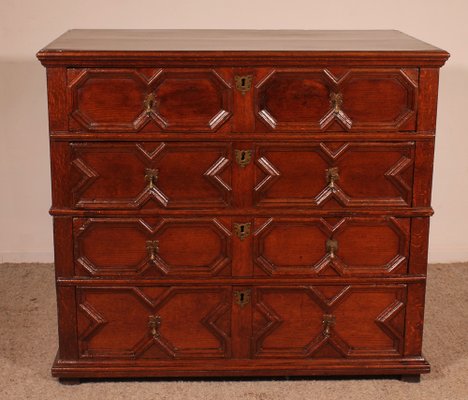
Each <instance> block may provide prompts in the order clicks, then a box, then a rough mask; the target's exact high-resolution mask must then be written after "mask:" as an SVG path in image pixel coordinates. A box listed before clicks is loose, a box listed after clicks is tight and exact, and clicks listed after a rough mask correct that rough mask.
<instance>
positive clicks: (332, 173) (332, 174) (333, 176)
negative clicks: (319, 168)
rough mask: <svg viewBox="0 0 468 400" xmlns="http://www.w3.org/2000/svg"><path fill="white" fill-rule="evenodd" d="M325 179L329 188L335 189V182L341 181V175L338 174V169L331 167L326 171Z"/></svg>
mask: <svg viewBox="0 0 468 400" xmlns="http://www.w3.org/2000/svg"><path fill="white" fill-rule="evenodd" d="M325 177H326V180H327V182H328V187H329V188H330V189H334V188H335V182H336V181H337V180H338V179H340V174H339V173H338V167H331V168H328V169H326V170H325Z"/></svg>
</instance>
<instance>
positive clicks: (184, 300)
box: [38, 30, 448, 379]
mask: <svg viewBox="0 0 468 400" xmlns="http://www.w3.org/2000/svg"><path fill="white" fill-rule="evenodd" d="M38 57H39V59H40V60H41V62H42V63H43V64H44V65H45V66H46V67H47V80H48V102H49V125H50V148H51V165H52V193H53V196H52V197H53V204H52V209H51V214H52V215H53V218H54V239H55V268H56V281H57V282H56V283H57V300H58V327H59V351H58V356H57V359H56V361H55V363H54V366H53V369H52V373H53V375H54V376H57V377H60V378H68V379H71V378H85V377H142V376H157V377H164V376H234V375H240V376H249V375H264V376H274V375H331V374H334V375H350V374H354V375H363V374H374V375H378V374H381V375H383V374H394V375H403V376H406V377H413V378H415V377H416V378H417V377H418V376H419V374H421V373H424V372H428V371H429V364H428V363H427V362H426V360H425V359H424V358H423V356H422V354H421V347H422V332H423V315H424V295H425V282H426V267H427V247H428V230H429V216H430V215H431V214H432V209H431V204H430V199H431V180H432V161H433V150H434V134H435V122H436V106H437V90H438V74H439V68H440V67H441V66H442V65H443V64H444V62H445V61H446V59H447V58H448V54H447V53H446V52H445V51H442V50H440V49H437V48H435V47H433V46H430V45H428V44H426V43H424V42H420V41H418V40H416V39H414V38H411V37H409V36H406V35H404V34H402V33H400V32H397V31H203V30H202V31H170V30H160V31H158V30H155V31H105V30H104V31H92V30H91V31H88V30H73V31H69V32H67V33H65V34H64V35H63V36H61V37H60V38H58V39H57V40H56V41H54V42H53V43H51V44H50V45H49V46H47V47H46V48H44V49H43V50H41V51H40V52H39V53H38Z"/></svg>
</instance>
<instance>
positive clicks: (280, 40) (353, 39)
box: [42, 29, 441, 52]
mask: <svg viewBox="0 0 468 400" xmlns="http://www.w3.org/2000/svg"><path fill="white" fill-rule="evenodd" d="M49 50H51V51H54V52H55V51H57V50H58V51H74V52H77V51H88V52H89V51H119V52H122V51H156V52H161V51H333V52H335V51H336V52H342V51H352V52H359V51H365V52H369V51H441V50H440V49H438V48H437V47H434V46H432V45H430V44H428V43H425V42H423V41H421V40H418V39H415V38H413V37H411V36H408V35H406V34H404V33H402V32H399V31H395V30H368V31H365V30H358V31H344V30H342V31H333V30H321V31H320V30H218V29H213V30H184V29H182V30H156V29H154V30H113V29H112V30H99V29H97V30H96V29H90V30H88V29H74V30H70V31H67V32H65V33H64V34H63V35H62V36H60V37H59V38H57V39H56V40H54V41H53V42H52V43H50V44H49V45H48V46H46V47H45V48H44V49H43V50H42V51H49Z"/></svg>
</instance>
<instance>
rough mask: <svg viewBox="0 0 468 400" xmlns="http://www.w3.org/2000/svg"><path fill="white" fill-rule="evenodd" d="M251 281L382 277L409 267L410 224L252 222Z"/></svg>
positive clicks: (387, 220) (381, 220) (377, 220)
mask: <svg viewBox="0 0 468 400" xmlns="http://www.w3.org/2000/svg"><path fill="white" fill-rule="evenodd" d="M254 230H255V232H254V238H253V243H254V245H253V259H254V264H255V265H254V275H255V276H265V275H267V276H272V277H286V276H289V277H294V276H309V277H313V276H323V277H330V276H373V275H374V276H377V275H378V276H385V275H395V274H405V273H406V272H407V268H408V253H409V241H410V219H409V218H394V217H346V218H286V217H273V218H256V219H255V224H254Z"/></svg>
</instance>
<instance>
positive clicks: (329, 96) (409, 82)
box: [255, 68, 418, 132]
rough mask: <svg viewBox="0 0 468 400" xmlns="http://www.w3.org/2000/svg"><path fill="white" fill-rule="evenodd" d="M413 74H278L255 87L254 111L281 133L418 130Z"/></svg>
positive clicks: (352, 71)
mask: <svg viewBox="0 0 468 400" xmlns="http://www.w3.org/2000/svg"><path fill="white" fill-rule="evenodd" d="M414 75H416V78H417V70H414V69H413V70H411V69H410V70H405V69H392V68H388V69H380V70H376V69H372V70H368V69H362V68H355V69H348V70H344V71H343V70H341V71H338V73H337V72H336V71H334V70H333V69H306V68H301V69H297V68H294V69H275V70H272V71H271V72H270V73H269V74H267V75H266V76H265V77H264V78H263V79H262V80H261V81H260V82H259V83H258V84H257V85H256V87H255V89H256V90H255V96H256V97H255V99H256V100H255V112H256V116H257V118H258V119H259V120H260V121H261V122H262V123H263V124H264V125H265V126H266V127H268V128H269V129H272V130H277V131H286V132H287V131H295V132H301V131H327V130H330V131H359V130H375V131H398V130H402V131H405V130H414V129H415V126H416V120H415V117H416V111H417V89H418V84H417V79H416V80H415V79H414ZM376 87H379V89H380V90H376V89H375V88H376Z"/></svg>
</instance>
